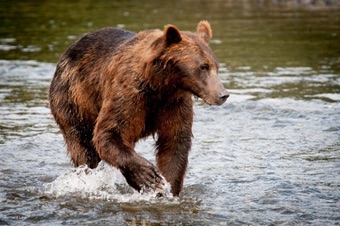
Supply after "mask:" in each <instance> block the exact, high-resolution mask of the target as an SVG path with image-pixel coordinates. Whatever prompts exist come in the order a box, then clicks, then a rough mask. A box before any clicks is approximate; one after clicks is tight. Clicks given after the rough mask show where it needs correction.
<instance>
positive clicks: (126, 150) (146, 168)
mask: <svg viewBox="0 0 340 226" xmlns="http://www.w3.org/2000/svg"><path fill="white" fill-rule="evenodd" d="M113 106H114V105H113V104H108V105H104V106H103V108H102V109H101V111H100V113H99V116H98V118H97V123H96V125H95V129H94V134H93V143H94V145H95V148H96V151H97V152H98V154H99V156H100V158H101V159H102V160H104V161H106V162H107V163H109V164H111V165H113V166H115V167H116V168H118V169H119V170H120V171H121V172H122V174H123V175H124V177H125V178H126V181H127V182H128V184H129V185H130V186H131V187H133V188H134V189H136V190H137V191H141V190H143V191H146V192H150V191H156V190H157V189H161V188H162V187H163V179H162V176H161V174H160V172H159V170H158V169H157V167H156V166H154V165H153V164H152V163H151V162H149V161H148V160H146V159H145V158H143V157H141V156H139V155H138V154H137V153H136V152H135V150H134V146H135V142H136V140H138V139H137V138H138V136H139V135H140V130H141V129H140V128H139V127H138V126H139V125H140V123H139V121H138V117H132V118H134V119H135V120H123V119H127V118H128V117H127V116H126V117H125V118H124V115H125V114H126V115H134V114H133V111H131V110H130V111H126V112H123V111H122V110H121V109H118V110H117V108H114V107H113ZM119 122H124V124H122V123H119Z"/></svg>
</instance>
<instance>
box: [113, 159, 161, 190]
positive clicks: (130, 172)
mask: <svg viewBox="0 0 340 226" xmlns="http://www.w3.org/2000/svg"><path fill="white" fill-rule="evenodd" d="M119 169H120V171H121V172H122V174H123V176H124V177H125V179H126V181H127V183H128V184H129V185H130V186H131V187H133V188H134V189H136V190H137V191H139V192H140V191H143V192H144V191H145V192H153V191H156V190H162V189H163V186H164V183H163V178H162V177H161V175H160V172H159V170H158V169H157V168H156V167H155V166H154V165H153V164H152V163H151V162H149V161H147V160H146V159H145V158H143V157H141V156H139V155H137V154H136V156H135V157H134V158H133V159H132V161H131V162H130V163H127V164H125V165H124V166H121V167H119Z"/></svg>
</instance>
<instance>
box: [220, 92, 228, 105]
mask: <svg viewBox="0 0 340 226" xmlns="http://www.w3.org/2000/svg"><path fill="white" fill-rule="evenodd" d="M228 97H229V93H228V92H227V91H225V92H223V93H221V95H220V102H221V103H222V104H223V103H224V102H225V101H226V100H227V99H228Z"/></svg>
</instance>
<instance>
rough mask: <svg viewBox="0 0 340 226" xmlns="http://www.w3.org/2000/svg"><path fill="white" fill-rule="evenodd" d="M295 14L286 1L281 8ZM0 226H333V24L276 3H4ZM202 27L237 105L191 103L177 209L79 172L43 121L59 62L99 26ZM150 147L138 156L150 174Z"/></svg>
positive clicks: (331, 13) (317, 10)
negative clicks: (205, 24)
mask: <svg viewBox="0 0 340 226" xmlns="http://www.w3.org/2000/svg"><path fill="white" fill-rule="evenodd" d="M289 2H293V1H289ZM0 12H1V13H0V15H1V19H0V152H1V155H0V162H1V164H0V203H1V204H0V224H1V225H30V224H32V225H33V224H34V225H36V224H38V225H47V224H51V225H337V224H339V221H340V215H339V207H340V206H339V198H340V191H339V186H340V171H339V169H340V152H339V149H340V148H339V147H340V139H339V138H340V114H339V113H340V104H339V103H340V72H339V71H340V70H339V69H340V47H339V41H338V39H339V37H338V36H339V34H340V10H339V9H338V8H336V7H328V6H323V5H321V6H311V5H308V6H306V5H296V4H293V3H292V4H274V3H272V2H271V1H171V2H168V3H159V1H123V2H120V1H117V2H115V1H100V2H98V1H90V0H81V1H76V2H69V1H58V4H56V3H53V2H49V1H46V2H40V3H34V2H31V1H16V4H13V3H11V2H9V1H1V2H0ZM201 19H208V20H209V21H210V22H211V25H212V27H213V31H214V38H213V40H212V42H211V47H212V48H213V50H214V51H215V53H216V55H217V57H218V59H219V60H220V62H221V70H220V76H221V78H222V81H223V83H224V85H225V87H226V88H227V89H228V90H229V91H230V92H231V96H230V98H229V99H228V101H227V102H226V104H224V105H223V106H221V107H210V106H207V105H206V104H204V103H203V102H202V101H201V100H196V101H195V121H194V127H193V132H194V135H195V137H194V140H193V147H192V151H191V153H190V160H189V161H190V162H189V169H188V172H187V176H186V180H185V186H184V192H183V197H181V198H180V199H175V198H171V197H168V198H165V199H157V198H154V197H153V196H152V195H141V194H138V193H136V192H134V191H133V190H132V189H131V188H129V186H127V184H126V182H125V181H124V178H123V177H122V176H121V175H120V173H119V172H118V171H117V170H115V169H114V168H112V167H110V166H108V165H107V164H105V163H102V164H100V166H99V167H98V168H97V169H94V170H90V169H88V168H86V167H82V168H78V169H75V168H73V167H72V165H71V164H70V160H69V157H68V156H67V153H66V149H65V145H64V143H63V139H62V136H61V134H60V132H59V130H58V128H57V126H56V124H55V122H54V121H53V119H52V116H51V114H50V110H49V107H48V100H47V93H48V87H49V84H50V81H51V78H52V75H53V73H54V70H55V64H56V62H57V60H58V58H59V56H60V54H61V53H62V52H63V51H64V50H65V49H66V48H67V46H68V45H70V44H71V43H72V42H74V41H75V40H76V39H77V38H79V37H80V36H81V35H82V34H84V33H86V32H88V31H90V30H93V29H97V28H100V27H104V26H114V27H121V28H125V29H129V30H133V31H138V30H142V29H151V28H160V29H162V28H163V26H164V25H165V24H168V23H172V24H175V25H177V26H178V27H179V28H180V29H184V30H194V29H195V26H196V25H197V22H198V21H199V20H201ZM153 142H154V141H153V139H152V138H149V139H147V140H145V141H141V142H139V143H138V145H137V148H136V150H137V152H138V153H140V154H141V155H143V156H144V157H146V158H148V159H150V160H151V161H154V160H153V159H154V155H153V150H154V147H153Z"/></svg>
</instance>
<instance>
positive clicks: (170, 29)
mask: <svg viewBox="0 0 340 226" xmlns="http://www.w3.org/2000/svg"><path fill="white" fill-rule="evenodd" d="M164 37H165V43H166V46H170V45H172V44H177V43H180V42H181V41H182V37H181V33H180V32H179V30H178V29H177V28H176V27H175V26H173V25H167V26H165V28H164Z"/></svg>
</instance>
